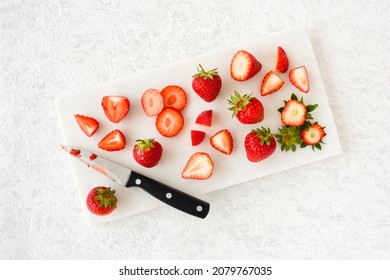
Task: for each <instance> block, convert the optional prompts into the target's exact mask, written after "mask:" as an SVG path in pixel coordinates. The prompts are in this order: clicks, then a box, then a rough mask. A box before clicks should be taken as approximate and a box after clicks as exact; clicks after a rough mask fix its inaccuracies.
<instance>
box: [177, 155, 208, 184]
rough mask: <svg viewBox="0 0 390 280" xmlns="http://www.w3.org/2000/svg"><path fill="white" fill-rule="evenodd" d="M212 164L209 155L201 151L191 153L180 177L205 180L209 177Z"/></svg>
mask: <svg viewBox="0 0 390 280" xmlns="http://www.w3.org/2000/svg"><path fill="white" fill-rule="evenodd" d="M213 171H214V164H213V161H212V160H211V157H210V156H209V155H208V154H206V153H203V152H198V153H195V154H193V155H192V156H191V157H190V159H189V160H188V162H187V164H186V166H185V167H184V169H183V171H182V173H181V177H183V178H184V179H194V180H206V179H208V178H210V177H211V175H212V174H213Z"/></svg>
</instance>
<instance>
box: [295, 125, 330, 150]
mask: <svg viewBox="0 0 390 280" xmlns="http://www.w3.org/2000/svg"><path fill="white" fill-rule="evenodd" d="M301 135H302V142H303V143H304V144H305V145H308V146H312V147H313V150H314V147H316V148H318V149H319V150H321V144H320V143H322V138H324V136H325V135H326V134H325V131H324V128H323V127H321V126H320V125H319V124H318V123H314V124H311V125H310V126H309V128H308V129H307V130H306V129H304V130H302V132H301ZM305 145H303V146H305Z"/></svg>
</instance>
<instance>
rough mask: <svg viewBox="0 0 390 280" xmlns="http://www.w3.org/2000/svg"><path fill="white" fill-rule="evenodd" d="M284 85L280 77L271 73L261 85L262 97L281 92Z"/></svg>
mask: <svg viewBox="0 0 390 280" xmlns="http://www.w3.org/2000/svg"><path fill="white" fill-rule="evenodd" d="M283 84H284V81H283V80H282V79H281V78H280V77H279V76H278V75H276V74H275V73H274V72H273V71H269V72H268V73H267V75H265V77H264V79H263V82H262V83H261V89H260V93H261V95H262V96H265V95H268V94H270V93H273V92H275V91H277V90H279V89H280V88H281V87H282V86H283Z"/></svg>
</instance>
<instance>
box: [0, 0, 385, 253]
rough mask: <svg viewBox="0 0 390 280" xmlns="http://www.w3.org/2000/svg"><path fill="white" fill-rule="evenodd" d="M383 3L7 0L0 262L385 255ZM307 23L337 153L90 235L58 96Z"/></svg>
mask: <svg viewBox="0 0 390 280" xmlns="http://www.w3.org/2000/svg"><path fill="white" fill-rule="evenodd" d="M389 15H390V3H389V2H387V1H376V2H369V1H343V2H342V3H341V2H340V3H335V2H332V1H321V2H315V1H231V2H229V1H164V3H163V4H155V3H154V1H93V0H87V1H72V2H71V1H61V2H60V1H58V2H57V1H48V0H42V1H2V2H1V3H0V74H1V76H0V108H1V111H0V117H1V122H0V155H1V163H0V164H1V166H0V180H1V181H0V192H1V196H0V209H1V210H0V248H1V250H0V258H1V259H83V258H84V259H85V258H86V259H101V258H106V259H119V258H125V259H142V258H144V259H172V258H178V259H202V258H208V259H215V258H222V259H224V258H229V259H230V258H233V259H234V258H255V259H257V258H272V259H286V258H288V259H290V258H298V259H306V258H309V259H318V258H321V259H332V258H334V259H340V258H348V259H357V258H358V259H359V258H363V259H372V258H390V222H389V221H390V187H389V183H388V182H389V181H390V160H389V158H390V144H389V140H388V138H389V136H390V133H389V131H390V124H389V121H388V119H389V117H390V114H389V107H390V95H389V88H390V66H389V63H388V61H389V60H390V50H389V41H390V33H389V32H388V29H389V28H390V23H389V20H388V18H389ZM300 25H306V26H307V28H308V30H309V33H310V36H311V39H312V42H313V47H314V51H315V54H316V57H317V60H318V63H319V68H320V71H321V74H322V77H323V80H324V84H325V88H326V90H327V94H328V98H329V102H330V104H331V106H332V110H333V114H334V117H335V119H336V123H337V125H338V130H339V133H340V138H341V142H342V145H343V150H344V153H343V154H342V155H340V156H337V157H334V158H331V159H327V160H324V161H321V162H318V163H315V164H311V165H310V166H303V167H299V168H295V169H292V170H289V171H287V172H282V173H279V174H278V175H271V176H268V177H264V178H261V179H258V180H255V181H251V182H248V183H245V184H241V185H239V186H235V187H232V188H229V189H227V190H223V191H219V192H215V193H212V194H208V195H205V196H203V198H204V199H206V200H208V201H210V202H211V203H212V205H213V211H212V213H210V215H209V217H208V218H207V219H206V220H198V219H195V218H188V217H187V216H185V215H182V214H181V213H178V212H176V211H173V210H171V209H170V208H168V207H163V208H160V209H158V210H153V211H149V212H146V213H143V214H139V215H135V216H132V217H129V218H125V219H122V220H118V221H114V222H110V223H105V224H102V225H97V226H93V227H88V226H87V224H86V223H85V219H84V216H83V213H82V211H81V207H80V203H79V198H78V196H77V192H76V189H75V188H74V187H73V186H74V185H75V181H74V179H73V176H72V174H71V169H70V164H69V160H68V159H67V155H66V154H65V153H63V152H62V151H60V150H59V148H58V145H59V144H60V143H61V141H62V135H61V132H60V129H59V125H58V122H57V118H56V113H55V109H54V98H56V97H59V96H65V95H68V94H71V93H73V92H76V91H79V90H80V89H83V88H87V87H90V86H94V85H96V84H100V83H103V82H106V81H109V80H113V79H117V78H121V77H125V76H129V75H132V74H134V73H139V72H143V71H146V70H149V69H153V68H155V67H158V66H162V65H165V64H168V63H171V62H174V61H178V60H181V59H184V58H188V57H192V56H195V55H199V54H202V53H206V52H209V51H212V50H214V49H216V48H217V49H220V48H224V47H227V46H231V45H233V44H236V43H237V42H240V41H247V40H250V39H252V38H257V37H261V36H265V35H267V34H270V33H273V32H276V31H281V30H285V29H290V28H293V27H296V26H300Z"/></svg>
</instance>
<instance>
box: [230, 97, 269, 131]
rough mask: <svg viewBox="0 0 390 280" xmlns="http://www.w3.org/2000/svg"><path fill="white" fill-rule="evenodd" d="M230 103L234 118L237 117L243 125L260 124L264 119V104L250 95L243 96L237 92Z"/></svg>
mask: <svg viewBox="0 0 390 280" xmlns="http://www.w3.org/2000/svg"><path fill="white" fill-rule="evenodd" d="M228 102H229V105H230V106H231V107H230V108H229V110H230V111H232V112H233V118H234V117H237V119H238V120H239V121H240V122H241V123H243V124H253V123H258V122H261V121H262V120H263V119H264V107H263V104H262V103H261V102H260V100H258V99H257V98H256V97H251V95H248V94H245V95H243V96H241V95H240V93H239V92H238V91H236V90H235V91H234V95H232V96H231V98H230V100H228Z"/></svg>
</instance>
